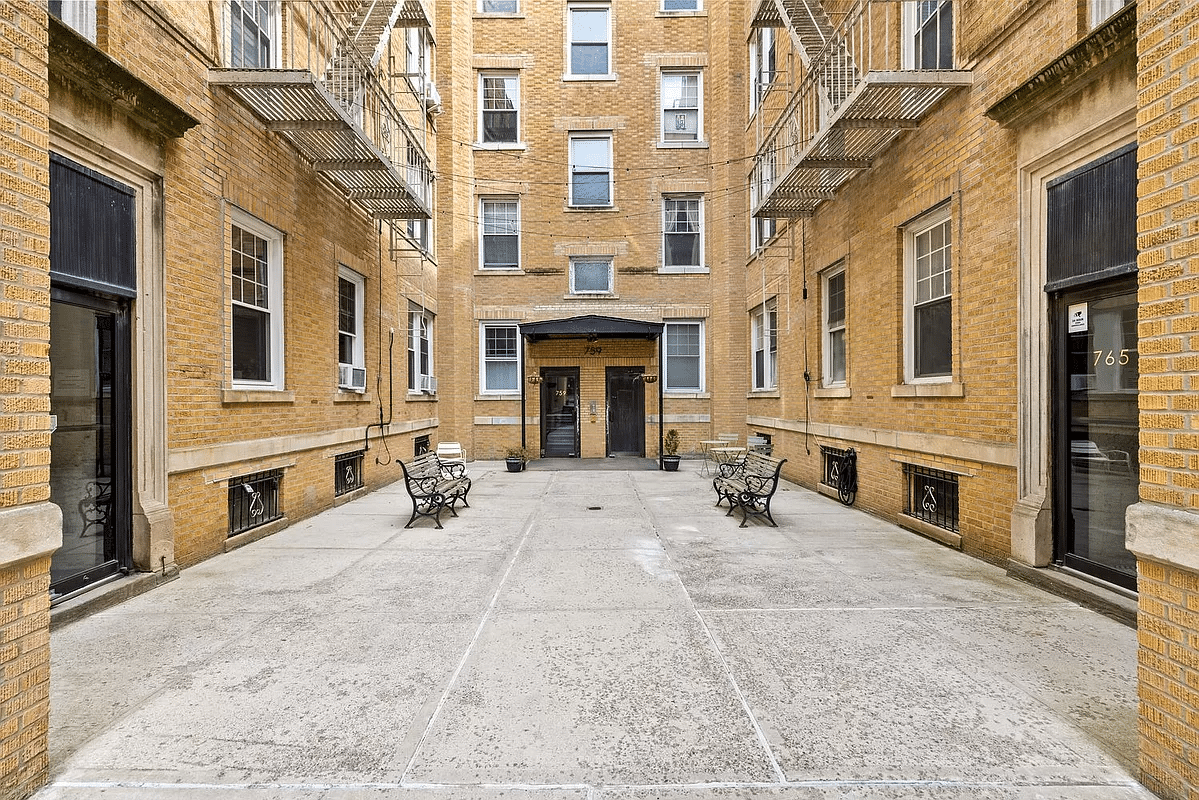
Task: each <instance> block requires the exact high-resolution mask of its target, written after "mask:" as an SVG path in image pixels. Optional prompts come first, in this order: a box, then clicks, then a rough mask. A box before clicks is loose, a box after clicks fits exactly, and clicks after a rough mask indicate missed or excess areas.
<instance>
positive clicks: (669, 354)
mask: <svg viewBox="0 0 1199 800" xmlns="http://www.w3.org/2000/svg"><path fill="white" fill-rule="evenodd" d="M663 333H664V335H665V336H666V383H665V384H664V386H665V389H666V391H668V392H702V391H703V389H704V358H703V355H704V324H703V322H667V323H666V329H665V331H663Z"/></svg>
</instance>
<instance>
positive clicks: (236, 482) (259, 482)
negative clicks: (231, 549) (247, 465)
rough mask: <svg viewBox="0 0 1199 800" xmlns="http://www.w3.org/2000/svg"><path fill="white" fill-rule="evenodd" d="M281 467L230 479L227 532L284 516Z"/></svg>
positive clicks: (241, 530)
mask: <svg viewBox="0 0 1199 800" xmlns="http://www.w3.org/2000/svg"><path fill="white" fill-rule="evenodd" d="M282 479H283V470H278V469H277V470H271V471H270V472H258V473H255V474H253V475H246V476H244V477H241V478H234V479H233V480H231V481H229V535H230V536H235V535H237V534H239V533H243V532H245V531H248V530H250V529H251V528H257V527H258V526H259V525H265V524H266V523H268V522H271V521H272V520H276V519H279V518H281V517H282V516H283V513H282V511H280V509H279V484H280V482H281V481H282Z"/></svg>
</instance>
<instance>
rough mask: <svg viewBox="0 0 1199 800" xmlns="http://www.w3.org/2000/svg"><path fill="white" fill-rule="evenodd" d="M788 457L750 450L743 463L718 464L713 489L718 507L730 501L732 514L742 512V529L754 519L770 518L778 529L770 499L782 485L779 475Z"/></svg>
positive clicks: (730, 514) (771, 522) (730, 512)
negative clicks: (776, 456)
mask: <svg viewBox="0 0 1199 800" xmlns="http://www.w3.org/2000/svg"><path fill="white" fill-rule="evenodd" d="M786 461H787V459H785V458H774V457H773V456H768V455H765V454H763V453H758V452H754V451H752V450H751V451H750V452H748V453H746V454H745V458H744V459H742V460H741V461H738V462H735V463H729V464H718V465H717V467H716V477H715V478H713V479H712V488H713V489H715V490H716V505H720V504H721V503H723V502H724V501H725V500H727V501H728V502H729V513H728V514H725V516H726V517H728V516H732V514H733V511H734V509H738V508H740V509H741V527H742V528H744V527H745V523H746V521H748V519H749V518H750V517H751V516H757V517H766V519H768V520H770V524H771V525H773V526H774V527H776V528H777V527H778V523H777V522H775V521H774V517H772V516H771V515H770V498H772V497H774V491H775V489H777V488H778V485H779V473H780V472H781V471H782V469H783V464H784V463H786Z"/></svg>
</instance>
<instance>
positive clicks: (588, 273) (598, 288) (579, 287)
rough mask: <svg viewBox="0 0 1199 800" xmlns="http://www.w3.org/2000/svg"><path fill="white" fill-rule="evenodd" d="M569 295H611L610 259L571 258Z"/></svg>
mask: <svg viewBox="0 0 1199 800" xmlns="http://www.w3.org/2000/svg"><path fill="white" fill-rule="evenodd" d="M570 293H571V294H611V293H612V259H610V258H609V259H598V258H572V259H571V260H570Z"/></svg>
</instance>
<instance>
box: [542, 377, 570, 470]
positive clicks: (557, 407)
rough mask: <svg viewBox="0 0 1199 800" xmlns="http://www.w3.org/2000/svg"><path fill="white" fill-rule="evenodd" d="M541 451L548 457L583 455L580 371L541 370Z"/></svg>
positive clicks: (543, 455)
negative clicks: (580, 415) (580, 447)
mask: <svg viewBox="0 0 1199 800" xmlns="http://www.w3.org/2000/svg"><path fill="white" fill-rule="evenodd" d="M541 453H542V457H544V458H578V457H579V371H578V369H574V368H570V369H543V370H542V371H541Z"/></svg>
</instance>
